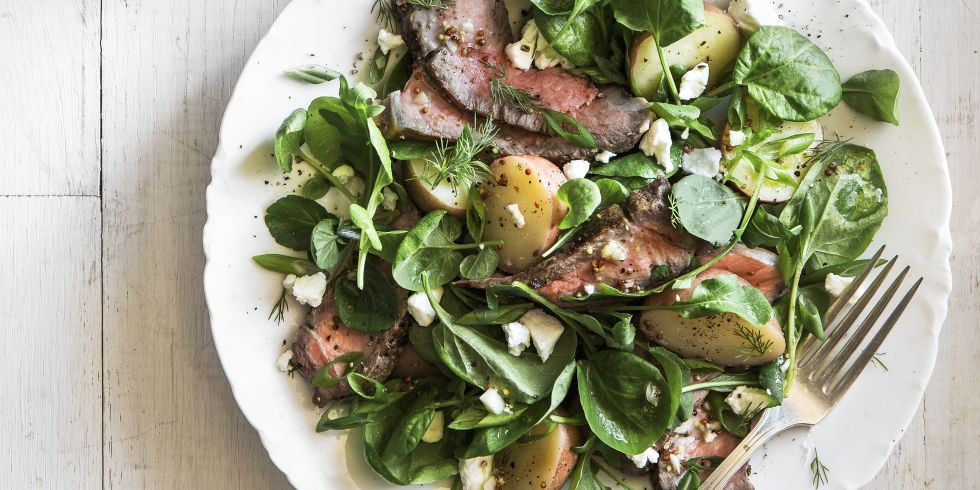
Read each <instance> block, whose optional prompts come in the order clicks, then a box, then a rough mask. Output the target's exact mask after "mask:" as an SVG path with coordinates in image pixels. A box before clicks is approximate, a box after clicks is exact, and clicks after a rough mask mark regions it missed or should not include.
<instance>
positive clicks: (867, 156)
mask: <svg viewBox="0 0 980 490" xmlns="http://www.w3.org/2000/svg"><path fill="white" fill-rule="evenodd" d="M804 207H808V208H809V209H811V210H812V212H813V216H812V217H810V219H811V220H812V222H813V223H812V228H811V231H810V232H809V233H808V234H807V236H806V237H805V238H806V240H805V241H806V242H807V245H808V246H807V247H806V248H807V249H806V251H805V257H803V259H804V260H803V261H804V262H805V263H806V264H807V265H808V266H809V267H810V268H811V269H818V268H822V267H827V266H831V265H835V264H840V263H844V262H849V261H852V260H854V259H856V258H857V257H858V256H860V255H861V254H862V253H863V252H864V250H865V249H867V247H868V245H869V244H870V243H871V240H872V238H874V235H875V233H877V231H878V228H880V227H881V224H882V222H883V221H884V219H885V216H887V215H888V189H887V187H886V185H885V180H884V176H883V175H882V173H881V168H880V167H879V166H878V159H877V157H876V156H875V153H874V151H872V150H870V149H868V148H864V147H861V146H856V145H851V144H844V145H839V146H837V147H836V148H833V149H831V150H829V151H828V152H827V153H826V154H825V155H823V157H821V158H819V159H818V161H817V162H815V163H814V164H813V166H812V167H811V168H810V170H809V171H808V172H807V174H806V175H805V176H804V177H803V180H802V182H800V186H799V188H798V189H797V191H796V193H795V194H794V195H793V198H792V199H790V201H789V202H788V203H787V204H786V207H785V208H784V209H783V211H782V213H781V214H780V216H779V219H780V220H781V221H782V222H783V224H784V225H786V226H787V227H793V226H796V225H799V224H803V223H802V222H801V220H802V216H803V215H804V213H802V211H803V209H804Z"/></svg>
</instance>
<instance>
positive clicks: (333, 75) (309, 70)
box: [286, 65, 341, 85]
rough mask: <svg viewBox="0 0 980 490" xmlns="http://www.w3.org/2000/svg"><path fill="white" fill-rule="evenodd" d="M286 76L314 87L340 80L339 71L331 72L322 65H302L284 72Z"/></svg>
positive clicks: (331, 70)
mask: <svg viewBox="0 0 980 490" xmlns="http://www.w3.org/2000/svg"><path fill="white" fill-rule="evenodd" d="M286 75H287V76H289V77H290V78H295V79H296V80H299V81H302V82H308V83H312V84H315V85H318V84H321V83H326V82H330V81H333V80H336V79H338V78H340V76H341V74H340V72H339V71H336V70H333V69H331V68H329V67H327V66H324V65H303V66H297V67H296V68H291V69H289V70H286Z"/></svg>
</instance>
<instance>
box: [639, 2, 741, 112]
mask: <svg viewBox="0 0 980 490" xmlns="http://www.w3.org/2000/svg"><path fill="white" fill-rule="evenodd" d="M704 19H705V25H703V26H701V27H699V28H698V29H697V30H695V31H694V32H692V33H690V34H688V35H687V36H686V37H684V38H683V39H681V40H679V41H677V42H675V43H674V44H671V45H669V46H665V47H664V57H665V58H666V59H667V65H668V66H674V65H680V66H684V67H687V68H688V69H690V68H693V67H694V65H697V64H698V63H701V62H706V63H708V67H709V71H708V87H712V86H714V85H715V83H716V82H717V81H718V77H719V76H720V75H721V73H722V71H723V70H724V69H725V67H726V66H728V64H729V63H731V62H732V61H733V60H734V59H735V58H736V57H738V52H739V50H741V49H742V37H741V36H740V35H739V33H738V26H736V25H735V21H734V20H732V18H731V17H729V16H728V14H726V13H725V12H724V11H723V10H721V9H720V8H718V7H715V6H714V5H709V4H705V5H704ZM662 75H663V67H662V65H661V64H660V57H659V56H658V55H657V46H656V44H655V43H654V42H653V37H651V36H650V34H649V33H644V34H640V35H638V36H637V37H636V39H635V40H634V41H633V48H632V49H631V50H630V84H631V85H632V87H633V92H635V93H636V94H637V95H640V96H642V97H646V98H648V99H651V98H653V96H654V94H656V93H657V89H658V88H659V87H660V80H661V78H662Z"/></svg>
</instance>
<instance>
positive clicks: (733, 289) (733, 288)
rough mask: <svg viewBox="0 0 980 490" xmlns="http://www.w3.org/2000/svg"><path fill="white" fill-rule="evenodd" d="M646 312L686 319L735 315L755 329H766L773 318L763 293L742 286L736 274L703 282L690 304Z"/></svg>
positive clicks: (661, 307) (676, 304) (770, 307)
mask: <svg viewBox="0 0 980 490" xmlns="http://www.w3.org/2000/svg"><path fill="white" fill-rule="evenodd" d="M645 308H648V309H657V310H668V311H673V312H676V313H677V314H678V315H681V316H682V317H684V318H704V317H707V316H713V315H718V314H720V313H734V314H736V315H738V316H740V317H742V318H744V319H745V320H746V321H748V322H750V323H752V324H753V325H765V324H766V323H767V322H768V321H769V320H770V319H772V315H773V309H772V306H771V305H770V304H769V301H768V300H767V299H766V297H765V295H763V294H762V291H759V290H758V289H756V288H754V287H752V286H743V285H742V284H739V282H738V276H736V275H735V274H723V275H720V276H717V277H713V278H711V279H707V280H705V281H702V282H701V283H700V284H698V286H697V287H696V288H694V292H693V293H691V299H689V300H687V301H678V302H676V303H672V304H669V305H662V306H650V307H645Z"/></svg>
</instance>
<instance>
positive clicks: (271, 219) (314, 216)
mask: <svg viewBox="0 0 980 490" xmlns="http://www.w3.org/2000/svg"><path fill="white" fill-rule="evenodd" d="M327 216H329V214H328V213H327V210H326V209H323V206H321V205H320V204H319V203H317V202H316V201H314V200H312V199H307V198H305V197H300V196H294V195H289V196H286V197H284V198H282V199H279V200H278V201H276V202H274V203H272V205H271V206H269V209H267V210H266V212H265V225H266V227H268V228H269V233H270V234H271V235H272V238H274V239H275V240H276V243H278V244H280V245H282V246H284V247H289V248H291V249H293V250H299V251H304V250H309V249H310V236H311V235H312V234H313V228H314V227H315V226H316V225H317V223H319V222H320V221H322V220H324V219H326V218H327Z"/></svg>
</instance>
